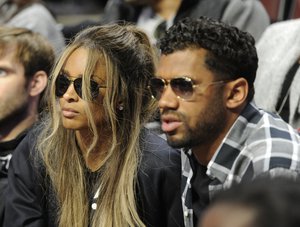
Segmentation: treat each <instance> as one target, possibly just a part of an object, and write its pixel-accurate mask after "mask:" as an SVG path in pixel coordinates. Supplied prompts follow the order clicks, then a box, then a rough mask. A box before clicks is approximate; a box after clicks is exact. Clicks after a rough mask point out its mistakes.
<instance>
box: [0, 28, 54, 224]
mask: <svg viewBox="0 0 300 227" xmlns="http://www.w3.org/2000/svg"><path fill="white" fill-rule="evenodd" d="M53 64H54V51H53V48H52V46H51V45H50V44H49V43H48V41H47V40H46V39H45V38H44V37H42V36H41V35H40V34H37V33H34V32H32V31H30V30H28V29H25V28H11V27H0V167H1V168H0V215H1V217H0V218H1V219H0V224H1V223H2V221H3V220H2V219H3V211H4V197H5V195H4V191H5V190H6V188H7V171H8V167H9V163H10V160H11V157H12V155H13V152H14V150H15V148H16V147H17V145H18V144H19V143H20V142H21V140H22V139H23V138H24V137H25V135H26V134H27V131H28V130H29V129H30V128H31V127H32V125H33V124H34V123H35V122H36V121H37V120H38V110H39V108H42V107H41V106H40V105H39V104H41V102H40V99H41V95H42V93H43V91H44V89H45V88H46V85H47V80H48V75H49V73H50V69H51V67H52V65H53Z"/></svg>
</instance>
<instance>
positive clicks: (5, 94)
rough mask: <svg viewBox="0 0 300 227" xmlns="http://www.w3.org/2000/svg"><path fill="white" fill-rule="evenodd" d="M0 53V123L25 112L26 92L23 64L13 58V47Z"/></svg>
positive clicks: (26, 103)
mask: <svg viewBox="0 0 300 227" xmlns="http://www.w3.org/2000/svg"><path fill="white" fill-rule="evenodd" d="M0 52H1V55H0V125H1V124H2V123H3V122H4V123H5V121H6V120H13V119H14V118H17V117H19V116H20V114H21V115H24V114H26V113H27V106H28V99H29V98H28V92H27V83H26V78H25V75H24V73H25V69H24V67H23V65H22V64H21V63H20V62H18V61H17V60H16V59H15V56H14V53H15V47H13V46H10V47H7V48H6V50H3V51H2V50H1V51H0Z"/></svg>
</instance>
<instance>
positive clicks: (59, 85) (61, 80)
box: [55, 75, 70, 97]
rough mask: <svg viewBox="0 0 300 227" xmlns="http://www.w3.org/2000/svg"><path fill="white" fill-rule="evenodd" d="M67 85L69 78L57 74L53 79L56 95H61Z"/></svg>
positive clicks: (66, 88)
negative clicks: (54, 79)
mask: <svg viewBox="0 0 300 227" xmlns="http://www.w3.org/2000/svg"><path fill="white" fill-rule="evenodd" d="M69 85H70V81H69V79H68V78H67V77H65V76H63V75H59V76H58V77H57V78H56V81H55V95H56V96H57V97H62V96H63V95H64V94H65V93H66V91H67V90H68V87H69Z"/></svg>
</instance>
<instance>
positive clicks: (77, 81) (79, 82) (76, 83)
mask: <svg viewBox="0 0 300 227" xmlns="http://www.w3.org/2000/svg"><path fill="white" fill-rule="evenodd" d="M73 84H74V89H75V91H76V93H77V95H78V96H79V97H80V98H82V90H81V87H82V79H81V78H77V79H75V80H74V81H73Z"/></svg>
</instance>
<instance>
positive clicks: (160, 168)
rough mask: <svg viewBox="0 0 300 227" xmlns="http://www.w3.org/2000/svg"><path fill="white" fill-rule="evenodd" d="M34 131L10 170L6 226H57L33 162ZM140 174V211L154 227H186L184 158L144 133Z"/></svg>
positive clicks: (51, 198) (39, 169)
mask: <svg viewBox="0 0 300 227" xmlns="http://www.w3.org/2000/svg"><path fill="white" fill-rule="evenodd" d="M36 133H37V132H35V131H32V132H30V133H29V134H28V135H27V136H26V137H25V138H24V140H23V141H22V143H21V144H20V145H19V146H18V148H17V149H16V151H15V153H14V156H13V158H12V161H11V166H10V168H9V173H8V174H9V190H8V191H7V195H6V211H5V220H4V226H5V227H9V226H14V227H21V226H25V225H26V226H30V227H46V226H49V227H50V226H51V227H52V226H56V224H55V223H56V202H55V197H54V194H53V193H52V191H51V187H49V185H50V184H49V182H48V180H47V178H45V170H44V167H43V165H42V163H40V162H36V161H33V154H34V152H35V146H34V144H35V141H36ZM142 150H143V155H142V161H141V166H140V169H139V172H138V186H137V188H138V192H137V198H138V203H137V204H138V209H139V212H140V214H141V217H142V220H143V221H144V223H145V224H146V225H147V226H151V227H160V226H161V227H168V226H169V227H176V226H183V215H182V206H181V197H180V179H181V158H180V153H179V152H178V151H177V150H174V149H172V148H170V147H169V146H168V145H167V143H166V141H165V140H164V139H162V138H160V137H159V136H157V135H156V134H153V133H151V132H150V131H149V130H145V132H144V134H143V136H142ZM47 182H48V183H47Z"/></svg>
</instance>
